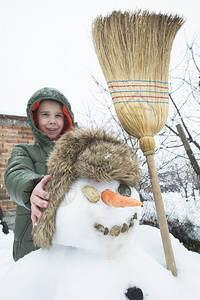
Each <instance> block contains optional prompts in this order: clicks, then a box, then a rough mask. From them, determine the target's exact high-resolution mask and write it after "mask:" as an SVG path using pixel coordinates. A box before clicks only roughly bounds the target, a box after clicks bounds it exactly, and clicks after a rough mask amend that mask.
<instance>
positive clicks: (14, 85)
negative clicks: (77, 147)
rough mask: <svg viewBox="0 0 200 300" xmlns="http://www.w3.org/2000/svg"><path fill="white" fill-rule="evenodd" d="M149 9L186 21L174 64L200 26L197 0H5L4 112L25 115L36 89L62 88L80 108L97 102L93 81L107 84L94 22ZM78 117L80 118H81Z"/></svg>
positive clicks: (0, 71) (0, 34) (0, 23)
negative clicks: (114, 12)
mask: <svg viewBox="0 0 200 300" xmlns="http://www.w3.org/2000/svg"><path fill="white" fill-rule="evenodd" d="M139 8H141V9H148V10H149V11H156V12H163V13H177V14H179V15H183V16H184V17H185V18H186V23H185V24H184V26H183V27H182V29H181V30H180V31H179V32H178V34H177V37H176V39H175V42H174V45H173V49H172V56H171V63H172V64H175V63H176V61H177V58H178V59H179V58H180V56H181V55H182V54H183V53H184V50H185V47H186V44H185V39H187V41H188V42H192V41H193V39H194V36H196V35H197V33H198V31H200V30H199V28H200V18H199V12H200V1H198V0H189V1H188V0H182V1H181V0H168V1H165V2H164V1H158V0H151V1H149V0H135V1H133V0H121V1H118V0H99V1H96V0H74V1H68V0H17V1H16V0H0V41H1V47H0V87H1V97H0V113H6V114H14V115H17V114H18V115H25V114H26V112H25V109H26V104H27V101H28V100H29V98H30V97H31V96H32V94H33V93H34V92H35V91H36V90H38V89H40V88H42V87H45V86H47V87H54V88H57V89H59V90H60V91H61V92H62V93H63V94H64V95H65V96H66V97H67V98H68V99H69V101H70V103H71V105H72V109H73V111H74V112H75V116H76V112H80V111H82V110H83V107H84V106H85V105H90V104H91V105H92V103H91V101H92V99H93V96H94V83H93V80H92V77H91V75H93V76H94V77H95V78H97V79H98V80H99V81H100V82H102V83H104V78H103V75H102V72H101V69H100V66H99V63H98V60H97V58H96V54H95V52H94V49H93V44H92V39H91V25H92V21H93V19H95V17H96V16H97V15H99V14H103V15H105V14H107V13H110V12H112V10H113V9H116V10H119V9H121V10H127V9H128V10H135V9H139ZM77 121H78V120H77Z"/></svg>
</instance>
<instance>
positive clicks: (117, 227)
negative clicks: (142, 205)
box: [94, 213, 138, 236]
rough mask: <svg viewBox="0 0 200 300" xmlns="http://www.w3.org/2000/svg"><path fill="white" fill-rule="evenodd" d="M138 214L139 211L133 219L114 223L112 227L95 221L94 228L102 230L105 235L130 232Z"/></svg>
mask: <svg viewBox="0 0 200 300" xmlns="http://www.w3.org/2000/svg"><path fill="white" fill-rule="evenodd" d="M137 218H138V216H137V213H135V214H134V215H133V217H131V219H130V220H129V221H128V224H127V223H123V225H114V226H112V228H108V227H105V226H104V225H102V224H99V223H95V224H94V228H95V229H96V230H97V231H98V232H101V233H102V234H103V235H111V236H119V235H120V234H123V233H125V232H128V231H129V229H131V228H132V227H133V226H134V220H137Z"/></svg>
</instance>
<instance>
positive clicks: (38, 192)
mask: <svg viewBox="0 0 200 300" xmlns="http://www.w3.org/2000/svg"><path fill="white" fill-rule="evenodd" d="M50 180H51V175H46V176H45V177H44V178H43V179H42V180H41V181H40V182H39V183H38V184H37V185H36V186H35V188H34V189H33V191H32V194H31V197H30V202H31V220H32V223H33V228H34V227H35V225H36V223H37V220H38V219H41V218H42V215H43V213H42V211H41V210H40V207H41V208H47V207H48V202H47V201H48V200H49V199H50V194H48V193H47V192H45V190H44V187H45V185H46V184H47V183H48V182H49V181H50Z"/></svg>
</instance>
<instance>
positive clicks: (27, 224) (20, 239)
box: [19, 219, 32, 247]
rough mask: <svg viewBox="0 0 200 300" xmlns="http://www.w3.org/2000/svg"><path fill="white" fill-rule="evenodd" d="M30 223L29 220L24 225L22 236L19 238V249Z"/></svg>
mask: <svg viewBox="0 0 200 300" xmlns="http://www.w3.org/2000/svg"><path fill="white" fill-rule="evenodd" d="M31 222H32V220H31V219H30V220H29V221H28V222H27V223H26V226H25V227H24V230H23V232H22V234H21V235H20V238H19V247H21V242H22V239H23V237H24V235H25V233H26V231H27V229H28V226H29V225H30V223H31Z"/></svg>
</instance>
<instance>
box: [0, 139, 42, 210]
mask: <svg viewBox="0 0 200 300" xmlns="http://www.w3.org/2000/svg"><path fill="white" fill-rule="evenodd" d="M43 177H44V175H43V174H37V173H36V172H35V169H34V164H33V161H32V159H31V157H30V155H29V153H28V151H27V149H26V147H24V146H23V145H17V146H14V148H13V151H12V153H11V156H10V158H9V160H8V166H7V170H6V172H5V176H4V182H5V186H6V190H7V192H8V194H9V196H10V197H11V199H12V200H13V201H15V202H16V203H17V204H19V205H21V206H24V207H26V208H27V209H29V210H30V208H31V206H30V196H31V193H32V190H33V189H34V187H35V186H36V184H37V183H38V182H39V181H40V180H41V179H42V178H43Z"/></svg>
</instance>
